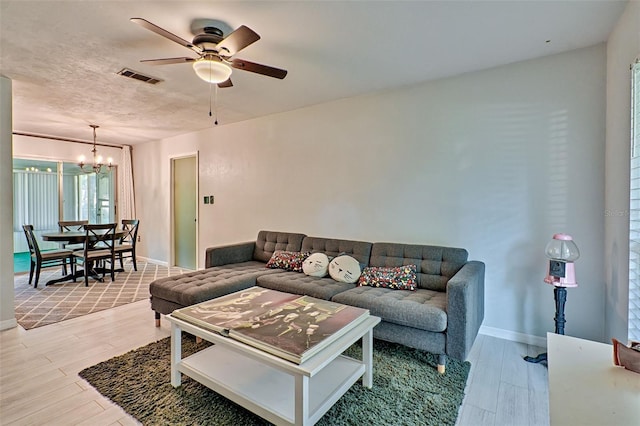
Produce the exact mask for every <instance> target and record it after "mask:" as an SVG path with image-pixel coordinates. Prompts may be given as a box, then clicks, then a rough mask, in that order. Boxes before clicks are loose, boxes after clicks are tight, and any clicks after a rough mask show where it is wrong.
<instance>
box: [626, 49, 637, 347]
mask: <svg viewBox="0 0 640 426" xmlns="http://www.w3.org/2000/svg"><path fill="white" fill-rule="evenodd" d="M630 172H631V173H630V194H629V333H628V334H629V336H628V337H629V339H630V340H640V62H639V61H636V63H635V64H634V65H633V66H632V67H631V170H630Z"/></svg>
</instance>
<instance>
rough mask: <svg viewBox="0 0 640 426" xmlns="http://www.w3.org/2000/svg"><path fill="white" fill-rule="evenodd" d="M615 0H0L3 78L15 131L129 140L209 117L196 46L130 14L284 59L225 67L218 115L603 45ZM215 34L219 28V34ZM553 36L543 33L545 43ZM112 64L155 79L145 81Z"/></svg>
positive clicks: (243, 115) (261, 57)
mask: <svg viewBox="0 0 640 426" xmlns="http://www.w3.org/2000/svg"><path fill="white" fill-rule="evenodd" d="M625 5H626V0H625V1H616V0H588V1H581V0H569V1H553V0H544V1H533V2H532V1H524V0H501V1H483V0H473V1H457V0H448V1H412V2H406V1H375V2H374V1H289V2H285V1H255V2H248V1H230V2H219V1H211V0H209V1H104V0H103V1H30V0H21V1H9V0H0V74H2V75H4V76H6V77H8V78H10V79H12V80H13V104H14V107H13V122H14V130H15V131H19V132H29V133H37V134H44V135H50V136H57V137H68V138H74V139H82V140H91V138H92V133H91V129H90V128H89V127H88V125H89V124H90V123H95V124H98V125H100V129H99V131H98V132H99V133H98V140H99V141H102V142H110V143H115V144H135V143H140V142H146V141H150V140H157V139H161V138H165V137H169V136H174V135H177V134H182V133H187V132H191V131H195V130H199V129H203V128H207V127H210V126H212V125H213V120H212V119H211V118H210V117H209V115H208V112H209V96H210V92H209V89H210V88H209V85H208V84H207V83H205V82H203V81H202V80H200V79H199V78H198V77H197V76H196V75H195V73H194V72H193V69H192V68H191V65H190V64H175V65H163V66H152V65H147V64H141V63H140V62H139V60H140V59H151V58H163V57H177V56H193V55H192V54H191V51H190V50H188V49H186V48H184V47H181V46H179V45H177V44H175V43H172V42H171V41H168V40H166V39H164V38H162V37H160V36H158V35H156V34H154V33H152V32H150V31H148V30H145V29H143V28H141V27H140V26H138V25H135V24H133V23H131V22H130V21H129V18H131V17H141V18H145V19H147V20H149V21H151V22H153V23H155V24H156V25H159V26H161V27H163V28H165V29H166V30H168V31H170V32H173V33H174V34H176V35H178V36H180V37H182V38H184V39H187V40H191V39H192V38H193V35H194V32H193V31H194V29H195V28H197V27H201V26H203V25H202V23H203V22H207V21H209V20H217V21H221V22H222V23H223V25H222V26H226V28H225V29H226V30H228V29H234V28H237V27H238V26H240V25H246V26H248V27H250V28H251V29H253V30H254V31H256V32H257V33H258V34H260V36H261V37H262V39H261V40H259V41H258V42H256V43H254V44H253V45H251V46H249V47H247V48H246V49H244V50H242V51H241V52H239V53H238V54H236V55H235V57H238V58H242V59H246V60H249V61H253V62H258V63H263V64H267V65H272V66H275V67H278V68H285V69H287V70H288V71H289V74H288V76H287V77H286V78H285V79H284V80H277V79H273V78H268V77H264V76H261V75H257V74H253V73H249V72H244V71H238V70H234V73H233V75H232V80H233V83H234V87H232V88H226V89H219V91H218V117H219V121H220V125H225V124H228V123H233V122H237V121H241V120H247V119H251V118H254V117H259V116H263V115H267V114H273V113H278V112H283V111H288V110H293V109H297V108H301V107H304V106H308V105H313V104H317V103H322V102H327V101H331V100H335V99H340V98H345V97H351V96H355V95H359V94H363V93H367V92H374V91H380V90H385V89H390V88H394V87H400V86H405V85H408V84H413V83H417V82H421V81H426V80H431V79H436V78H441V77H446V76H451V75H456V74H461V73H465V72H469V71H476V70H480V69H486V68H490V67H493V66H497V65H502V64H507V63H511V62H517V61H522V60H526V59H531V58H536V57H541V56H545V55H550V54H554V53H559V52H563V51H567V50H571V49H576V48H580V47H586V46H591V45H594V44H597V43H600V42H604V41H606V39H607V37H608V35H609V33H610V31H611V29H612V28H613V26H614V25H615V23H616V21H617V19H618V18H619V16H620V15H621V13H622V11H623V10H624V7H625ZM225 35H226V34H225ZM548 40H550V41H548ZM123 67H128V68H131V69H133V70H136V71H138V72H142V73H144V74H148V75H151V76H153V77H157V78H160V79H162V80H163V81H162V82H161V83H159V84H157V85H149V84H145V83H142V82H139V81H136V80H131V79H127V78H124V77H122V76H119V75H117V74H116V72H117V71H119V70H120V69H121V68H123Z"/></svg>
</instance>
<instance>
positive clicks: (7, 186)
mask: <svg viewBox="0 0 640 426" xmlns="http://www.w3.org/2000/svg"><path fill="white" fill-rule="evenodd" d="M11 100H12V87H11V80H9V79H8V78H6V77H3V76H0V205H2V206H10V205H12V204H13V175H12V172H11V170H12V167H11V161H12V160H11V129H12V126H13V121H12V107H11ZM12 231H13V209H10V208H0V330H4V329H7V328H11V327H15V326H16V325H17V322H16V318H15V314H14V310H13V300H14V298H13V296H14V295H13V232H12Z"/></svg>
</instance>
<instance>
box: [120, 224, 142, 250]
mask: <svg viewBox="0 0 640 426" xmlns="http://www.w3.org/2000/svg"><path fill="white" fill-rule="evenodd" d="M139 223H140V221H139V220H138V219H122V230H123V231H124V235H123V236H122V237H120V244H131V245H132V246H135V245H136V241H138V224H139Z"/></svg>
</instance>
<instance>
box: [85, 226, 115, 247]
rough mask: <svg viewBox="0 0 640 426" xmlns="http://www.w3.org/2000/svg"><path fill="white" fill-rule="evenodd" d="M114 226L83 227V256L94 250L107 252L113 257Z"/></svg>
mask: <svg viewBox="0 0 640 426" xmlns="http://www.w3.org/2000/svg"><path fill="white" fill-rule="evenodd" d="M116 226H117V225H116V224H115V223H101V224H92V225H89V224H87V225H84V230H85V239H84V252H85V255H86V254H87V253H88V252H90V251H95V250H109V251H110V252H111V253H112V255H113V253H114V248H115V244H116V241H115V240H116Z"/></svg>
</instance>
